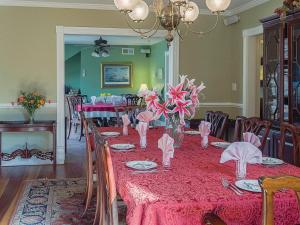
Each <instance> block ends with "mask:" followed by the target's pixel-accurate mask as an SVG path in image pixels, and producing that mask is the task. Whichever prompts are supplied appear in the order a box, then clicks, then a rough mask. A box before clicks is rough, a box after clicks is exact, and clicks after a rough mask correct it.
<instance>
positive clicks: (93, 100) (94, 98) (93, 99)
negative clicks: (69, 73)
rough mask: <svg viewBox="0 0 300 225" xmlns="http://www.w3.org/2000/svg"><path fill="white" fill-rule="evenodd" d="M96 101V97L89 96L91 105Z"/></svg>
mask: <svg viewBox="0 0 300 225" xmlns="http://www.w3.org/2000/svg"><path fill="white" fill-rule="evenodd" d="M96 99H97V97H96V96H91V101H92V104H93V105H95V104H96Z"/></svg>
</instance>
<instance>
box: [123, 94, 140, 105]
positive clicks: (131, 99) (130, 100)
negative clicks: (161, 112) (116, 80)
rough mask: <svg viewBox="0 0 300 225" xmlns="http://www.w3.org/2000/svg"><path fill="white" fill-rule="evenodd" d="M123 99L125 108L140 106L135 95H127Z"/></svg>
mask: <svg viewBox="0 0 300 225" xmlns="http://www.w3.org/2000/svg"><path fill="white" fill-rule="evenodd" d="M125 98H126V105H127V106H138V105H140V104H141V98H140V97H139V96H137V95H133V94H127V95H126V96H125Z"/></svg>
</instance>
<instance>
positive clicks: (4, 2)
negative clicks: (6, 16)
mask: <svg viewBox="0 0 300 225" xmlns="http://www.w3.org/2000/svg"><path fill="white" fill-rule="evenodd" d="M268 1H270V0H252V1H250V2H247V3H245V4H243V5H241V6H239V7H236V8H234V9H231V10H227V11H226V12H225V13H224V14H223V15H224V16H230V15H235V14H239V13H242V12H244V11H247V10H249V9H251V8H253V7H256V6H258V5H261V4H263V3H266V2H268ZM0 6H22V7H42V8H62V9H93V10H117V8H116V7H115V5H114V4H91V3H71V2H55V1H27V0H0ZM199 11H200V14H202V15H212V13H211V11H209V10H208V9H206V8H203V9H199Z"/></svg>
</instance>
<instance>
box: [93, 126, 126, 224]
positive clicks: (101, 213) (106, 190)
mask: <svg viewBox="0 0 300 225" xmlns="http://www.w3.org/2000/svg"><path fill="white" fill-rule="evenodd" d="M93 134H94V138H95V144H96V145H95V153H96V174H97V200H96V212H95V220H94V225H96V224H99V225H118V224H119V215H118V200H117V195H116V193H117V191H116V189H115V180H114V175H113V168H112V161H111V157H110V150H109V147H108V144H107V142H106V140H105V139H104V138H103V137H102V136H101V134H100V132H99V131H98V129H97V128H96V127H93ZM120 220H121V221H125V218H120Z"/></svg>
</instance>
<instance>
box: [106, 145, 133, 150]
mask: <svg viewBox="0 0 300 225" xmlns="http://www.w3.org/2000/svg"><path fill="white" fill-rule="evenodd" d="M110 147H112V148H113V149H116V150H130V149H133V148H135V146H134V145H133V144H113V145H111V146H110Z"/></svg>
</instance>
